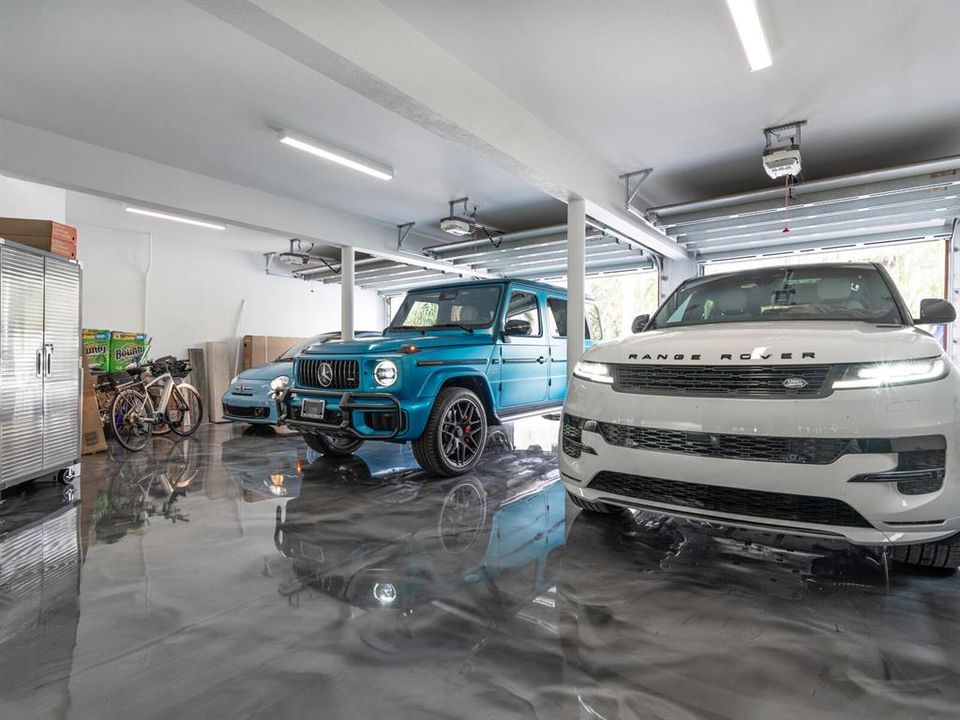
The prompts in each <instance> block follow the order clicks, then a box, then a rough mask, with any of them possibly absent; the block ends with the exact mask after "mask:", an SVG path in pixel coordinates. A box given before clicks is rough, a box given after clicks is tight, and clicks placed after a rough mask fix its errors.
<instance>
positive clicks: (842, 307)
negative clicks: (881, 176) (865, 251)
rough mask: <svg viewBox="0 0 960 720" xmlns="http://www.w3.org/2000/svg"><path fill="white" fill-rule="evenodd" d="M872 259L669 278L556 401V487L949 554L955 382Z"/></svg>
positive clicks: (921, 553) (959, 519) (932, 316)
mask: <svg viewBox="0 0 960 720" xmlns="http://www.w3.org/2000/svg"><path fill="white" fill-rule="evenodd" d="M955 316H956V313H955V311H954V308H953V307H952V306H951V305H950V304H949V303H947V302H946V301H945V300H940V299H930V300H924V301H923V302H922V304H921V309H920V317H919V318H916V319H914V318H912V317H911V314H910V312H909V310H908V308H907V306H906V305H905V303H904V301H903V299H902V297H901V296H900V293H899V292H898V290H897V288H896V287H895V286H894V284H893V282H892V280H891V279H890V277H889V275H888V274H887V273H886V271H885V270H884V269H883V267H881V266H879V265H874V264H868V263H850V264H829V265H811V266H799V267H781V268H770V269H762V270H749V271H743V272H736V273H728V274H723V275H716V276H710V277H703V278H694V279H691V280H688V281H686V282H684V283H683V284H682V285H681V286H680V287H679V288H678V289H677V290H676V291H675V292H674V293H673V294H672V295H671V296H670V297H669V298H668V299H667V300H666V301H665V302H664V304H663V305H662V306H661V307H660V308H659V310H658V311H657V312H656V314H655V315H654V316H653V317H652V318H644V317H641V318H638V321H636V322H635V323H634V330H635V332H636V331H638V330H642V331H641V332H638V333H637V334H635V335H632V336H629V337H627V338H625V339H622V340H619V341H616V342H611V343H604V344H601V345H597V346H594V347H593V348H591V349H590V350H588V351H587V352H586V353H585V354H584V356H583V358H582V359H581V361H580V362H579V363H578V364H577V367H576V368H575V371H574V373H573V375H574V377H573V380H572V382H571V386H570V388H569V392H568V394H567V399H566V403H565V406H564V415H563V423H562V430H561V447H562V452H561V453H560V464H561V472H562V475H563V480H564V483H565V484H566V487H567V490H568V491H569V493H570V496H571V498H572V499H573V502H574V503H576V504H577V505H579V506H580V507H582V508H585V509H587V510H591V511H595V512H609V511H610V509H611V508H613V507H616V506H619V507H625V508H639V509H648V510H654V511H660V512H664V513H668V514H675V515H683V516H688V517H693V518H699V519H704V520H708V521H711V522H720V523H727V524H732V525H739V526H746V527H756V528H761V529H771V530H775V531H782V532H788V533H797V534H806V535H822V536H832V537H838V538H846V540H848V541H850V542H851V543H855V544H859V545H874V546H887V547H890V548H892V555H893V557H894V558H895V559H899V560H902V561H905V562H908V563H913V564H919V565H925V566H936V567H956V566H958V565H960V535H958V533H960V454H958V447H957V444H958V434H957V431H958V427H960V379H958V372H957V368H956V367H955V366H954V365H953V364H952V363H951V362H950V360H949V359H948V358H947V357H946V356H945V355H944V353H943V349H942V347H941V346H940V343H939V342H938V341H937V340H936V338H934V337H933V336H932V335H931V334H930V333H928V332H926V331H925V330H923V329H921V328H920V327H918V325H935V324H942V323H949V322H952V321H953V320H954V319H955Z"/></svg>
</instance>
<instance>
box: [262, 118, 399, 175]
mask: <svg viewBox="0 0 960 720" xmlns="http://www.w3.org/2000/svg"><path fill="white" fill-rule="evenodd" d="M277 137H278V138H280V142H282V143H283V144H284V145H289V146H290V147H293V148H297V150H303V151H304V152H308V153H310V154H311V155H316V156H317V157H321V158H323V159H324V160H329V161H330V162H335V163H337V164H338V165H343V166H344V167H348V168H350V169H351V170H356V171H357V172H362V173H363V174H365V175H369V176H371V177H375V178H377V180H393V168H389V167H387V166H386V165H380V164H379V163H375V162H373V161H372V160H367V159H366V158H362V157H360V156H359V155H354V154H353V153H351V152H348V151H346V150H341V149H340V148H338V147H334V146H333V145H328V144H326V143H322V142H320V141H319V140H315V139H314V138H311V137H307V136H306V135H301V134H300V133H295V132H291V131H290V130H279V131H278V132H277Z"/></svg>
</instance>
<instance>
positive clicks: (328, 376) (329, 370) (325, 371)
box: [320, 363, 807, 387]
mask: <svg viewBox="0 0 960 720" xmlns="http://www.w3.org/2000/svg"><path fill="white" fill-rule="evenodd" d="M332 382H333V367H332V366H331V365H330V363H323V364H322V365H320V385H321V386H322V387H330V383H332ZM803 384H804V385H806V384H807V383H806V382H804V383H803Z"/></svg>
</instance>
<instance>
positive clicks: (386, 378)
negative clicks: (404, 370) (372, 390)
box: [373, 360, 397, 387]
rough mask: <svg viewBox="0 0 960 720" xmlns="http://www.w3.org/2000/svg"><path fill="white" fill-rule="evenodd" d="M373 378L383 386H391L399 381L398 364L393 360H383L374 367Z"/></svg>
mask: <svg viewBox="0 0 960 720" xmlns="http://www.w3.org/2000/svg"><path fill="white" fill-rule="evenodd" d="M373 379H374V380H376V382H377V385H379V386H381V387H390V386H391V385H393V384H394V383H395V382H396V381H397V364H396V363H395V362H393V360H381V361H380V362H378V363H377V366H376V367H375V368H374V369H373Z"/></svg>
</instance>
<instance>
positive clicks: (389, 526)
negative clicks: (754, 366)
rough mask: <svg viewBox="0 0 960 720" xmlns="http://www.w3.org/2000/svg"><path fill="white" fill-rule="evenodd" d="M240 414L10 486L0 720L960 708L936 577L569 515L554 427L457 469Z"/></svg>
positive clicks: (952, 602)
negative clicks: (312, 437)
mask: <svg viewBox="0 0 960 720" xmlns="http://www.w3.org/2000/svg"><path fill="white" fill-rule="evenodd" d="M241 429H242V428H233V427H224V426H220V427H216V428H213V427H209V428H204V429H203V430H202V431H201V433H199V436H198V437H195V438H191V439H189V440H186V441H180V442H173V441H172V440H168V439H166V438H159V439H156V440H155V442H154V445H153V448H152V450H151V452H145V453H140V454H124V453H122V452H120V451H114V452H113V453H111V454H102V455H98V456H92V457H88V458H86V459H85V461H84V463H83V469H82V477H81V479H80V480H79V481H78V482H77V483H75V485H76V486H77V487H67V488H63V487H58V486H55V485H52V484H42V483H35V484H33V485H32V486H23V487H21V488H19V489H13V490H12V491H8V492H7V493H5V494H4V497H3V502H2V504H0V718H3V720H15V719H19V718H48V717H49V718H83V719H86V718H90V719H91V720H93V719H97V720H99V719H106V718H120V719H124V720H126V719H128V718H144V719H150V718H157V719H160V718H163V719H164V720H168V719H169V718H178V719H179V718H230V719H231V720H234V719H236V718H247V717H264V718H270V720H280V719H281V718H297V719H298V720H302V719H303V718H374V717H377V718H382V717H389V718H398V719H400V718H470V719H472V718H478V719H479V718H525V717H531V718H533V717H535V718H597V717H602V718H611V719H612V718H671V719H672V718H731V719H735V720H745V719H750V718H756V719H757V720H760V719H763V720H767V719H774V720H775V719H778V718H847V717H849V718H891V717H895V718H940V717H943V718H947V717H950V718H955V717H957V716H958V715H960V592H958V591H960V577H958V575H956V574H947V575H944V574H931V573H919V572H916V571H909V570H907V569H905V568H903V567H900V566H897V565H890V566H889V567H887V566H886V565H885V563H884V561H883V558H882V557H879V556H876V555H873V554H871V553H868V552H863V551H857V550H855V549H853V548H850V547H849V546H845V545H842V544H838V545H833V546H826V545H824V544H823V543H822V542H820V541H817V542H814V541H808V540H797V539H793V540H791V539H788V538H783V537H774V536H764V535H759V534H756V533H746V532H733V531H730V530H724V529H720V528H711V527H707V526H705V525H703V524H695V523H690V522H679V521H673V520H664V519H662V518H657V517H653V516H648V515H639V516H636V517H633V516H626V517H623V518H619V519H615V518H593V517H586V516H584V515H580V516H577V515H576V513H575V511H574V509H573V508H572V506H570V505H569V504H568V503H567V502H566V500H565V496H564V492H563V489H562V486H561V485H560V484H559V482H558V476H557V471H556V469H555V468H556V440H555V437H556V431H557V423H556V422H554V421H547V420H542V419H538V420H529V421H524V422H522V423H518V424H517V425H516V426H514V427H513V428H511V432H510V435H511V436H512V444H513V446H514V448H515V449H509V446H508V445H507V443H506V442H503V443H500V445H499V447H497V448H495V449H493V450H492V451H489V452H488V454H487V456H486V457H485V458H484V462H483V465H482V471H481V472H478V473H476V474H475V475H472V476H468V477H465V478H460V479H457V480H436V479H428V478H425V477H424V476H423V474H422V473H421V472H419V471H418V470H416V469H414V468H415V465H414V463H413V461H412V458H411V456H410V453H409V451H408V450H407V449H405V448H401V447H396V446H390V445H383V444H380V445H369V446H367V447H365V448H364V449H363V450H362V451H361V453H360V455H359V456H358V457H355V458H350V459H348V460H345V461H337V460H332V459H329V458H318V457H317V456H316V455H314V454H313V453H310V452H309V451H307V449H306V447H305V446H304V445H303V444H302V443H301V442H300V441H299V439H297V438H296V437H273V436H262V435H255V434H252V433H246V434H241ZM65 496H66V497H65ZM71 498H72V499H71Z"/></svg>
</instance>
